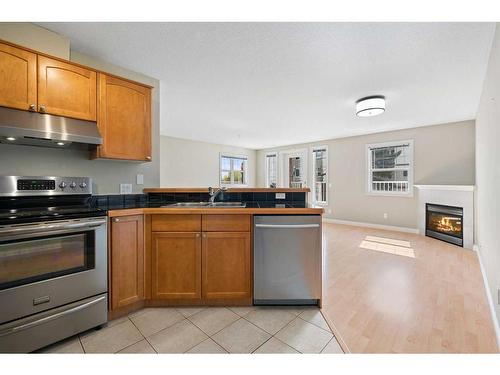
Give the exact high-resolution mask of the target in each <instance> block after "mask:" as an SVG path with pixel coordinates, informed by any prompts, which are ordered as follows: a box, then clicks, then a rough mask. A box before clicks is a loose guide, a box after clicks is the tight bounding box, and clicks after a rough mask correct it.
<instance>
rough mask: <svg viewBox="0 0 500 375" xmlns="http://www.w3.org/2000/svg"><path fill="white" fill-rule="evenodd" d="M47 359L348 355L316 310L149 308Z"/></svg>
mask: <svg viewBox="0 0 500 375" xmlns="http://www.w3.org/2000/svg"><path fill="white" fill-rule="evenodd" d="M40 352H42V353H127V354H130V353H205V354H209V353H214V354H215V353H295V354H298V353H325V354H332V353H343V352H342V349H341V348H340V346H339V344H338V342H337V340H336V339H335V337H334V336H333V334H332V332H331V331H330V328H329V327H328V325H327V324H326V322H325V320H324V318H323V315H322V314H321V312H320V310H319V309H317V308H314V307H207V308H200V307H183V308H173V307H157V308H145V309H142V310H140V311H137V312H135V313H133V314H130V315H129V316H127V317H123V318H120V319H116V320H113V321H111V322H109V323H108V325H107V327H105V328H102V329H101V330H90V331H87V332H84V333H82V334H80V335H77V336H74V337H71V338H69V339H66V340H64V341H61V342H58V343H56V344H53V345H51V346H48V347H46V348H44V349H42V350H40Z"/></svg>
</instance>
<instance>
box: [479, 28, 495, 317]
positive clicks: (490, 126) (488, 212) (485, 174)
mask: <svg viewBox="0 0 500 375" xmlns="http://www.w3.org/2000/svg"><path fill="white" fill-rule="evenodd" d="M476 185H477V190H476V244H477V245H478V247H479V249H478V251H479V256H480V258H481V260H482V264H483V267H484V270H485V273H486V277H487V280H488V284H489V288H490V292H491V296H492V297H493V305H494V309H495V313H496V316H497V319H498V320H500V306H499V304H498V300H497V298H498V297H497V296H498V289H500V198H499V193H500V27H499V24H497V27H496V32H495V39H494V40H493V46H492V50H491V54H490V61H489V64H488V71H487V73H486V78H485V81H484V86H483V92H482V95H481V100H480V102H479V108H478V112H477V118H476Z"/></svg>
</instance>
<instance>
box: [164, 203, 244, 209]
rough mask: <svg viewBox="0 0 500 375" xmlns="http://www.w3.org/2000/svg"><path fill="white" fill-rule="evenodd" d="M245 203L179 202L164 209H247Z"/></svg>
mask: <svg viewBox="0 0 500 375" xmlns="http://www.w3.org/2000/svg"><path fill="white" fill-rule="evenodd" d="M246 205H247V204H246V203H245V202H213V203H211V202H177V203H172V204H169V205H166V206H162V207H187V208H215V207H218V208H245V207H246Z"/></svg>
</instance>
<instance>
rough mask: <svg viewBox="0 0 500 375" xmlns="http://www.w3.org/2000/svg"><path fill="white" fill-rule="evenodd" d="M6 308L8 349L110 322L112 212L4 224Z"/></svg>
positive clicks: (1, 275)
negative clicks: (109, 231) (109, 230)
mask: <svg viewBox="0 0 500 375" xmlns="http://www.w3.org/2000/svg"><path fill="white" fill-rule="evenodd" d="M52 211H54V210H52ZM55 211H57V210H55ZM59 211H60V212H64V210H62V209H61V210H59ZM74 211H75V210H74V209H73V213H75V212H74ZM32 212H33V211H32ZM21 216H22V215H21ZM53 217H57V215H56V216H53ZM31 220H34V218H32V219H31ZM0 306H1V307H0V352H3V353H6V352H29V351H33V350H36V349H38V348H40V347H43V346H45V345H48V344H50V343H53V342H56V341H59V340H61V339H63V338H65V337H68V336H71V335H74V334H76V333H79V332H82V331H84V330H87V329H89V328H92V327H95V326H98V325H101V324H103V323H106V321H107V218H106V216H102V215H100V216H94V217H92V216H90V217H80V218H78V217H76V218H75V217H72V218H67V219H63V220H54V219H52V220H46V221H36V220H35V221H28V222H21V223H17V222H16V223H12V224H7V225H0Z"/></svg>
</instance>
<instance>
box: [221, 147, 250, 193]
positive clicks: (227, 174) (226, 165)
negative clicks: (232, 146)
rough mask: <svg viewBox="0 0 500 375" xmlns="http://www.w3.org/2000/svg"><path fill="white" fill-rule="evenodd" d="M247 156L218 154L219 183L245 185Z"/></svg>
mask: <svg viewBox="0 0 500 375" xmlns="http://www.w3.org/2000/svg"><path fill="white" fill-rule="evenodd" d="M247 179H248V176H247V157H246V156H233V155H222V154H221V156H220V184H221V185H247V184H248V182H247Z"/></svg>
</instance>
